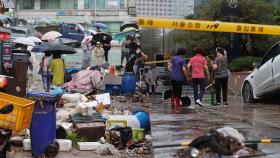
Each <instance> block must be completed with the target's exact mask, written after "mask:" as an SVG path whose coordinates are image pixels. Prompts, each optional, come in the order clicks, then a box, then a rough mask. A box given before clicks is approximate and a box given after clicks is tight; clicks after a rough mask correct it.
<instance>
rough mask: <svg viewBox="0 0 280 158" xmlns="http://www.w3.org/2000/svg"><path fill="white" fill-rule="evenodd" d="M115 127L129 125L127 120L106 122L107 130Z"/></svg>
mask: <svg viewBox="0 0 280 158" xmlns="http://www.w3.org/2000/svg"><path fill="white" fill-rule="evenodd" d="M113 125H117V126H121V127H127V125H128V123H127V121H126V120H107V121H106V129H110V127H111V126H113Z"/></svg>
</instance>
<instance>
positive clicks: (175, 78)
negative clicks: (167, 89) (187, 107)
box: [171, 48, 187, 112]
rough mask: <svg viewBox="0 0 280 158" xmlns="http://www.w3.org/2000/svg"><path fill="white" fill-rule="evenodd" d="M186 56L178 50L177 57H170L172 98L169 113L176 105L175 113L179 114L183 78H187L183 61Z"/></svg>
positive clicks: (182, 51) (183, 50)
mask: <svg viewBox="0 0 280 158" xmlns="http://www.w3.org/2000/svg"><path fill="white" fill-rule="evenodd" d="M184 55H186V50H185V49H184V48H179V49H178V50H177V55H175V56H173V57H172V60H171V62H172V66H171V86H172V96H171V111H172V112H173V111H174V106H175V104H176V109H175V111H176V112H179V107H180V100H181V95H182V86H183V82H184V80H185V78H186V77H187V70H186V68H185V65H186V61H185V59H184Z"/></svg>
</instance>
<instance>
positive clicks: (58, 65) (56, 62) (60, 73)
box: [50, 54, 65, 87]
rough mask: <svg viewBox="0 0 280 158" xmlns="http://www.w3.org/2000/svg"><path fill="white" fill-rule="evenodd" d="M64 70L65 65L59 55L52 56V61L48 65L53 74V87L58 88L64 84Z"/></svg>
mask: <svg viewBox="0 0 280 158" xmlns="http://www.w3.org/2000/svg"><path fill="white" fill-rule="evenodd" d="M64 69H65V63H64V60H63V59H62V58H61V54H53V59H52V61H51V65H50V70H51V71H52V74H53V79H52V84H53V87H60V86H61V85H62V84H63V83H64V76H65V72H64Z"/></svg>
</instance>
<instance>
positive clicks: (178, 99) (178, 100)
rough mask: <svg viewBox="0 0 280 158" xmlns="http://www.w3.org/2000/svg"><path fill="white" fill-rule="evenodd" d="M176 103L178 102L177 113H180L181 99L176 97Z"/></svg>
mask: <svg viewBox="0 0 280 158" xmlns="http://www.w3.org/2000/svg"><path fill="white" fill-rule="evenodd" d="M175 102H176V112H179V108H180V97H175Z"/></svg>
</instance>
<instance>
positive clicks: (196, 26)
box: [137, 17, 280, 35]
mask: <svg viewBox="0 0 280 158" xmlns="http://www.w3.org/2000/svg"><path fill="white" fill-rule="evenodd" d="M137 22H138V25H139V26H141V27H150V28H171V29H181V30H196V31H211V32H233V33H246V34H266V35H280V26H274V25H261V24H247V23H232V22H220V21H203V20H179V19H160V18H147V17H138V18H137Z"/></svg>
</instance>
